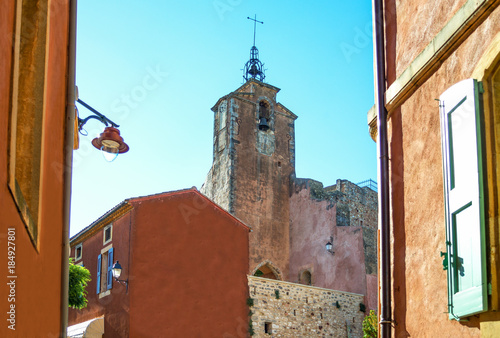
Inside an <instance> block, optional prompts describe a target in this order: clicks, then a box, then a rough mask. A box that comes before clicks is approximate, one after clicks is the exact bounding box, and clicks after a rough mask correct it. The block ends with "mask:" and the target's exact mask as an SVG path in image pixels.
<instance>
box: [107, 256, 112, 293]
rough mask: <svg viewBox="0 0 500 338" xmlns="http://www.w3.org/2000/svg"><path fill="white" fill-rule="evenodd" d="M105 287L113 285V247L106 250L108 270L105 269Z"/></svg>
mask: <svg viewBox="0 0 500 338" xmlns="http://www.w3.org/2000/svg"><path fill="white" fill-rule="evenodd" d="M107 272H108V273H107V280H106V288H107V290H109V289H111V288H112V287H113V248H111V249H109V251H108V271H107Z"/></svg>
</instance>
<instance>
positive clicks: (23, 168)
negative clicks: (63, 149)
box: [9, 0, 49, 247]
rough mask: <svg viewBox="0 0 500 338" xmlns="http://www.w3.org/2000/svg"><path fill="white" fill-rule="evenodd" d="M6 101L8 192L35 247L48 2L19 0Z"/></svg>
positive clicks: (37, 225) (38, 203) (36, 240)
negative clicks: (10, 78) (8, 99)
mask: <svg viewBox="0 0 500 338" xmlns="http://www.w3.org/2000/svg"><path fill="white" fill-rule="evenodd" d="M16 3H17V9H16V13H17V18H16V21H18V22H19V24H17V25H16V27H15V32H14V34H15V41H16V42H15V44H14V46H13V68H12V69H13V73H12V74H13V75H12V83H11V92H12V96H11V98H10V100H11V102H10V106H11V116H10V133H9V136H10V142H9V189H10V191H11V193H12V196H13V198H14V201H15V203H16V204H17V207H18V209H19V212H20V216H21V218H22V220H23V222H24V224H25V227H26V229H27V231H28V233H29V236H30V238H31V241H32V243H33V244H34V246H35V247H36V246H37V243H38V228H39V224H38V221H39V206H40V201H39V198H40V182H41V171H42V170H41V163H42V153H43V151H42V145H43V120H44V100H45V97H44V83H45V80H46V79H45V67H46V63H45V55H46V33H47V18H48V17H49V16H48V15H47V11H48V8H49V5H48V4H47V1H46V0H45V1H17V2H16Z"/></svg>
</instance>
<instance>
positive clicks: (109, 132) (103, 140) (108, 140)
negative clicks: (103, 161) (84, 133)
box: [92, 127, 128, 154]
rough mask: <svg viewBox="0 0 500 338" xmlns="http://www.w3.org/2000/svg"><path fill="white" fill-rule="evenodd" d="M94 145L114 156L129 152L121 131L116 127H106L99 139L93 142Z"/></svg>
mask: <svg viewBox="0 0 500 338" xmlns="http://www.w3.org/2000/svg"><path fill="white" fill-rule="evenodd" d="M92 145H93V146H94V147H96V148H97V149H99V150H102V151H105V152H107V153H112V154H123V153H126V152H127V151H128V145H127V144H126V143H125V142H123V138H122V137H121V136H120V131H119V130H118V129H116V128H114V127H106V128H105V129H104V131H103V132H102V133H101V135H100V136H99V137H96V138H95V139H93V140H92Z"/></svg>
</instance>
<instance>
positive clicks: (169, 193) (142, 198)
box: [125, 187, 252, 231]
mask: <svg viewBox="0 0 500 338" xmlns="http://www.w3.org/2000/svg"><path fill="white" fill-rule="evenodd" d="M189 192H194V193H195V194H197V195H198V196H200V197H201V198H203V199H205V200H206V201H208V202H209V203H211V204H212V205H213V206H214V207H216V208H217V209H219V210H220V211H221V212H222V213H224V214H225V215H227V216H229V217H231V218H232V219H233V220H235V221H236V222H237V223H239V224H240V225H241V226H242V227H244V228H245V229H247V230H248V231H252V228H251V227H250V226H248V225H247V224H245V222H243V221H242V220H240V219H239V218H238V217H236V216H234V215H232V214H230V213H229V212H227V211H226V210H224V208H222V207H221V206H220V205H218V204H217V203H215V202H214V201H212V200H211V199H210V198H208V197H207V196H205V195H203V194H202V193H201V192H200V191H199V190H198V189H197V188H196V187H191V188H187V189H180V190H174V191H166V192H162V193H158V194H153V195H148V196H140V197H133V198H129V199H126V200H125V201H127V202H129V203H134V202H141V201H147V200H150V199H154V198H158V197H163V196H165V197H167V196H175V195H181V194H185V193H189Z"/></svg>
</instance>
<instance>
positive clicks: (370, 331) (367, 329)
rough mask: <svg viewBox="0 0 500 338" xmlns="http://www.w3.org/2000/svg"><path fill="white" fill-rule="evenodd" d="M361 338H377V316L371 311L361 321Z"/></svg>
mask: <svg viewBox="0 0 500 338" xmlns="http://www.w3.org/2000/svg"><path fill="white" fill-rule="evenodd" d="M363 338H377V314H376V313H375V311H373V310H370V314H369V315H368V316H366V317H365V319H363Z"/></svg>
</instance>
